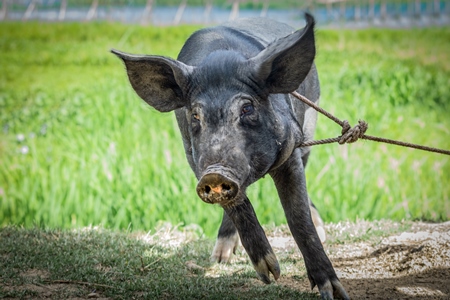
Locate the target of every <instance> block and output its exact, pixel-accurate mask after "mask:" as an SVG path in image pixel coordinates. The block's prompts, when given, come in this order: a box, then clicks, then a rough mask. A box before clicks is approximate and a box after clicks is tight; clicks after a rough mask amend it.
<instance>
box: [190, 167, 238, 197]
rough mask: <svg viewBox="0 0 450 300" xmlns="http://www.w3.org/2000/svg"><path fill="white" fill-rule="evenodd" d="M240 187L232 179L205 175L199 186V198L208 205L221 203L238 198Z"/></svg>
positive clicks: (214, 174) (212, 174)
mask: <svg viewBox="0 0 450 300" xmlns="http://www.w3.org/2000/svg"><path fill="white" fill-rule="evenodd" d="M238 189H239V188H238V185H237V183H236V182H234V181H233V180H231V179H228V178H227V177H225V176H223V175H220V174H217V173H210V174H206V175H204V176H203V177H202V178H201V179H200V181H199V183H198V184H197V194H198V196H199V197H200V198H201V199H202V200H203V201H205V202H207V203H220V202H224V201H229V200H231V199H233V198H234V197H236V195H237V192H238Z"/></svg>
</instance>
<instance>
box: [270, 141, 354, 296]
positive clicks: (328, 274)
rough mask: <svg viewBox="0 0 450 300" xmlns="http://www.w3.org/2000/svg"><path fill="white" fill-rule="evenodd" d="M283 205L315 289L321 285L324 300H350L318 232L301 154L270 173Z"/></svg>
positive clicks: (292, 156)
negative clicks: (313, 217) (336, 299)
mask: <svg viewBox="0 0 450 300" xmlns="http://www.w3.org/2000/svg"><path fill="white" fill-rule="evenodd" d="M270 175H271V176H272V178H273V180H274V182H275V185H276V187H277V191H278V195H279V196H280V200H281V203H282V205H283V209H284V212H285V214H286V219H287V222H288V225H289V228H290V230H291V233H292V235H293V237H294V239H295V242H296V243H297V245H298V247H299V248H300V251H301V252H302V254H303V258H304V260H305V265H306V270H307V273H308V278H309V281H310V283H311V287H314V286H315V285H317V287H318V288H319V292H320V294H321V296H322V298H323V299H333V295H334V296H335V297H336V298H342V299H349V297H348V295H347V293H346V291H345V289H344V287H343V286H342V284H341V283H340V281H339V279H338V278H337V276H336V273H335V271H334V269H333V266H332V265H331V262H330V260H329V259H328V257H327V255H326V254H325V251H324V249H323V247H322V243H321V242H320V239H319V236H318V235H317V232H316V230H315V228H314V224H313V221H312V219H311V213H310V208H309V201H308V194H307V191H306V181H305V172H304V169H303V163H302V160H301V156H300V150H298V149H297V150H295V151H294V153H293V154H292V155H291V157H290V158H289V159H288V160H287V161H286V162H285V163H284V164H283V165H282V166H280V167H279V168H277V169H276V170H273V171H271V172H270Z"/></svg>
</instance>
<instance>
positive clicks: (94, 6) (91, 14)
mask: <svg viewBox="0 0 450 300" xmlns="http://www.w3.org/2000/svg"><path fill="white" fill-rule="evenodd" d="M97 7H98V0H93V1H92V5H91V8H89V11H88V13H87V15H86V21H90V20H92V19H93V18H94V17H95V12H96V11H97Z"/></svg>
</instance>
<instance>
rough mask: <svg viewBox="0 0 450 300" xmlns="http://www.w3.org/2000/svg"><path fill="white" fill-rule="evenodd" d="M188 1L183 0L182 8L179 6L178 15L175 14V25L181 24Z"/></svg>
mask: <svg viewBox="0 0 450 300" xmlns="http://www.w3.org/2000/svg"><path fill="white" fill-rule="evenodd" d="M186 2H187V0H182V1H181V3H180V6H178V10H177V13H176V14H175V18H174V20H173V24H174V25H178V24H180V21H181V18H182V17H183V13H184V9H185V8H186Z"/></svg>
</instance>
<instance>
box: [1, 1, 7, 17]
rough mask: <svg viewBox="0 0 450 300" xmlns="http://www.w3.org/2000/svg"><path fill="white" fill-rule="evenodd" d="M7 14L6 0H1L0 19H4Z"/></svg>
mask: <svg viewBox="0 0 450 300" xmlns="http://www.w3.org/2000/svg"><path fill="white" fill-rule="evenodd" d="M7 16H8V0H2V10H1V11H0V20H6V18H7Z"/></svg>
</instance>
